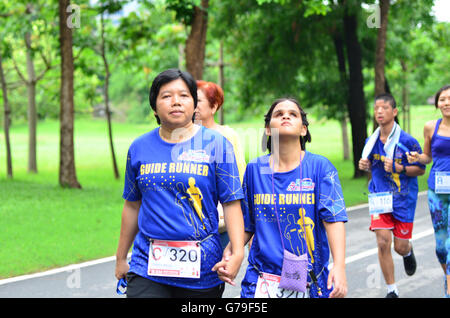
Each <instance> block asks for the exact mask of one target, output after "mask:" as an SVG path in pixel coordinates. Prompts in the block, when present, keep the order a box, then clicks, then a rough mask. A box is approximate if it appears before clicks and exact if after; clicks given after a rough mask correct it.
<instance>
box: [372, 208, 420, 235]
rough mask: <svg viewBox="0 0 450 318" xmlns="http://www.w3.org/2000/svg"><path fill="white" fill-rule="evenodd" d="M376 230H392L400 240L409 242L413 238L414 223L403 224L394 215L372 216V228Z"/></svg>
mask: <svg viewBox="0 0 450 318" xmlns="http://www.w3.org/2000/svg"><path fill="white" fill-rule="evenodd" d="M369 229H370V230H371V231H374V230H382V229H383V230H392V232H393V233H394V236H395V237H396V238H399V239H403V240H409V239H411V237H412V230H413V223H407V222H402V221H399V220H397V219H395V218H394V216H393V215H392V213H383V214H378V215H374V214H373V215H371V217H370V228H369Z"/></svg>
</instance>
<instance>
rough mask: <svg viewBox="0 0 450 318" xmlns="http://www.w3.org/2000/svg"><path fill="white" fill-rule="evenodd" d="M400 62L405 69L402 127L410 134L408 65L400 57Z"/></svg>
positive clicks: (403, 69)
mask: <svg viewBox="0 0 450 318" xmlns="http://www.w3.org/2000/svg"><path fill="white" fill-rule="evenodd" d="M400 64H401V66H402V71H403V84H402V114H403V124H402V128H403V130H404V131H406V132H407V133H408V134H409V133H411V116H410V115H411V113H410V108H409V98H408V95H409V89H408V67H407V65H406V62H405V61H404V60H403V59H400Z"/></svg>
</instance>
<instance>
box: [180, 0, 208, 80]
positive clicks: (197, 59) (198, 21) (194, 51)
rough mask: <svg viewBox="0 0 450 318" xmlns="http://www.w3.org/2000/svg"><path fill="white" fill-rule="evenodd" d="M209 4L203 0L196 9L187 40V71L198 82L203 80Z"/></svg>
mask: <svg viewBox="0 0 450 318" xmlns="http://www.w3.org/2000/svg"><path fill="white" fill-rule="evenodd" d="M208 2H209V0H202V2H201V5H200V7H197V6H196V7H195V8H194V18H193V19H192V24H191V32H190V33H189V37H188V38H187V40H186V48H185V50H186V69H187V71H188V72H189V73H191V75H192V76H193V77H194V78H195V79H196V80H201V79H202V78H203V64H204V61H205V46H206V31H207V28H208V11H207V10H208V6H209V3H208Z"/></svg>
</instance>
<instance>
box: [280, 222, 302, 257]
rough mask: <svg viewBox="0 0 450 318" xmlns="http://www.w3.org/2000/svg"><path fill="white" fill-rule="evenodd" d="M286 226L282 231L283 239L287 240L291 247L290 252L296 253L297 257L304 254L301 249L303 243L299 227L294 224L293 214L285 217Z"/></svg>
mask: <svg viewBox="0 0 450 318" xmlns="http://www.w3.org/2000/svg"><path fill="white" fill-rule="evenodd" d="M287 221H288V223H289V224H288V225H287V226H286V229H285V231H284V237H285V238H287V239H288V240H289V244H290V245H291V250H292V251H294V252H296V253H295V254H297V255H299V256H300V255H302V254H303V253H305V252H304V251H305V249H304V248H303V241H302V239H301V232H302V229H301V227H300V226H299V225H298V224H297V223H296V222H295V216H294V214H288V215H287Z"/></svg>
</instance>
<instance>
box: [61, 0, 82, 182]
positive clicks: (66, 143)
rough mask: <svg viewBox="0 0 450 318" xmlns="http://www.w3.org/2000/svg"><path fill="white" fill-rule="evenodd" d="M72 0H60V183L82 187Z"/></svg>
mask: <svg viewBox="0 0 450 318" xmlns="http://www.w3.org/2000/svg"><path fill="white" fill-rule="evenodd" d="M69 5H70V0H59V35H60V47H61V96H60V103H61V110H60V144H59V146H60V158H59V184H60V185H61V186H62V187H69V188H81V185H80V184H79V183H78V180H77V176H76V171H75V154H74V142H73V127H74V101H73V70H74V67H73V52H72V29H70V28H69V27H68V25H67V19H68V17H69V15H68V13H67V12H66V9H67V7H68V6H69Z"/></svg>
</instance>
